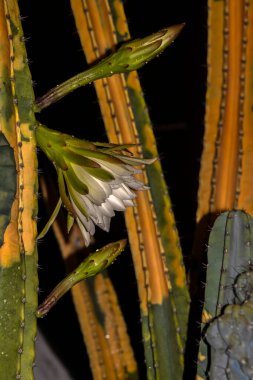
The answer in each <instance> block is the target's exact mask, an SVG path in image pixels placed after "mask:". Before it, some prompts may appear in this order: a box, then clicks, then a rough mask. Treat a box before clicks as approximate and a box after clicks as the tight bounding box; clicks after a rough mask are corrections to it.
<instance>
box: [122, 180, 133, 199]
mask: <svg viewBox="0 0 253 380" xmlns="http://www.w3.org/2000/svg"><path fill="white" fill-rule="evenodd" d="M121 187H123V189H125V191H126V192H127V193H128V196H129V199H134V198H136V194H135V193H133V192H132V190H130V189H129V187H128V186H127V185H126V184H125V183H122V184H121Z"/></svg>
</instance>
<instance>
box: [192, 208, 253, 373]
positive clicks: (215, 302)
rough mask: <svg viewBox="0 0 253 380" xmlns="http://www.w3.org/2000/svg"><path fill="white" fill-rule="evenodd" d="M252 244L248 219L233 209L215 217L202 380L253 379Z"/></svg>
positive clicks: (252, 227)
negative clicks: (252, 357) (252, 353)
mask: <svg viewBox="0 0 253 380" xmlns="http://www.w3.org/2000/svg"><path fill="white" fill-rule="evenodd" d="M252 243H253V219H252V217H251V216H250V215H248V214H246V213H245V212H244V211H230V212H225V213H223V214H221V215H220V216H219V217H218V218H217V220H216V222H215V224H214V226H213V229H212V231H211V234H210V238H209V243H208V253H207V256H208V258H207V261H208V266H207V276H206V278H207V281H206V282H207V283H206V291H205V307H204V313H203V315H204V322H205V323H206V324H205V325H204V328H203V332H204V335H205V336H204V340H205V342H206V340H207V342H208V344H209V345H208V346H207V345H206V343H205V342H204V341H202V342H201V345H200V355H199V360H200V362H199V368H198V372H199V374H200V376H202V377H205V376H206V377H207V378H210V379H222V378H229V379H230V378H231V379H250V378H252V375H250V373H251V371H252V367H251V364H250V359H249V358H248V357H247V355H248V354H247V353H248V352H249V350H250V339H251V338H250V337H251V329H250V326H251V321H252V318H253V309H252V306H253V305H252V304H251V302H252V301H251V297H252V273H251V272H248V271H250V270H251V268H252V259H253V248H252ZM209 323H210V325H209ZM246 335H247V336H246ZM208 352H209V354H208ZM207 357H209V358H210V360H207ZM244 362H245V363H246V362H247V365H246V364H245V363H244ZM245 365H246V368H244V367H245ZM226 376H227V377H226Z"/></svg>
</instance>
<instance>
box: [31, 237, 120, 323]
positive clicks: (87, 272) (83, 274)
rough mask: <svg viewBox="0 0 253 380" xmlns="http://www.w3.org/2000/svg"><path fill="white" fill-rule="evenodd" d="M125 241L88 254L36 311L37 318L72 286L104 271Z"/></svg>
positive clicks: (44, 313) (46, 311)
mask: <svg viewBox="0 0 253 380" xmlns="http://www.w3.org/2000/svg"><path fill="white" fill-rule="evenodd" d="M125 246H126V240H119V241H118V242H116V243H110V244H108V245H106V246H105V247H103V248H101V249H98V250H97V251H96V252H94V253H92V254H90V255H89V256H88V257H87V258H86V259H85V260H84V262H82V263H81V264H80V265H79V266H78V267H77V268H76V269H75V270H74V271H73V272H71V273H70V274H69V275H68V276H67V277H66V278H65V279H64V280H63V281H61V282H60V283H59V284H58V285H57V286H56V287H55V289H54V290H53V291H52V292H51V293H50V295H49V296H48V297H47V298H46V299H45V301H44V302H43V303H42V304H41V305H40V306H39V308H38V310H37V317H38V318H42V317H44V316H45V315H46V314H47V313H48V312H49V310H50V309H51V308H52V307H53V306H54V305H55V304H56V302H57V301H58V300H59V299H60V298H61V297H62V296H63V295H64V294H65V293H66V292H67V291H68V290H70V289H71V288H72V287H73V286H74V285H76V284H77V283H78V282H80V281H82V280H84V279H85V278H88V277H91V276H95V275H96V274H97V273H99V272H101V271H102V270H104V269H106V268H107V267H108V266H109V265H110V264H112V263H113V261H114V260H115V259H116V257H117V256H118V255H119V254H120V253H121V252H122V251H123V250H124V248H125Z"/></svg>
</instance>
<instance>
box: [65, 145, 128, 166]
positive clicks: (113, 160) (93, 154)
mask: <svg viewBox="0 0 253 380" xmlns="http://www.w3.org/2000/svg"><path fill="white" fill-rule="evenodd" d="M69 150H71V151H72V152H74V153H76V154H80V155H84V156H86V157H92V158H97V159H100V160H103V161H107V162H110V163H112V164H122V162H121V160H120V159H118V158H116V157H114V156H112V155H108V154H106V153H105V152H101V151H100V150H88V149H82V148H76V147H70V148H69Z"/></svg>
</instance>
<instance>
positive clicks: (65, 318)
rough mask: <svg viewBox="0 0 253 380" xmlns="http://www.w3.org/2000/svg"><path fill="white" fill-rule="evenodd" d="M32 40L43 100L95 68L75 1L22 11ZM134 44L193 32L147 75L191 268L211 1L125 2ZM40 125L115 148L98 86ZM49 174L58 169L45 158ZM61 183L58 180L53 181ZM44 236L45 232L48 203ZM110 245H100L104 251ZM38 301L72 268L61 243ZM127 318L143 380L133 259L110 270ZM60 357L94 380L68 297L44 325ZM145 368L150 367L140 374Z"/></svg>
mask: <svg viewBox="0 0 253 380" xmlns="http://www.w3.org/2000/svg"><path fill="white" fill-rule="evenodd" d="M19 4H20V9H21V15H22V16H24V17H25V18H24V21H23V28H24V33H25V36H26V37H27V38H28V39H27V50H28V57H29V59H30V60H31V62H30V69H31V72H32V76H33V80H34V81H35V87H34V90H35V94H36V96H41V95H43V94H44V93H45V92H47V91H48V90H49V89H50V88H52V87H53V86H55V85H56V84H58V83H61V82H62V81H64V80H66V79H68V78H69V77H71V76H73V75H75V74H77V73H78V72H80V71H83V70H84V69H85V68H86V67H87V64H86V62H85V58H84V55H83V52H82V49H81V46H80V43H79V37H78V34H77V32H76V29H75V23H74V19H73V16H72V11H71V8H70V4H69V1H67V0H53V1H52V0H43V1H32V2H31V1H28V0H21V1H19ZM124 5H125V10H126V14H127V18H128V21H129V27H130V32H131V35H132V37H133V38H137V37H144V36H146V35H148V34H151V33H152V32H155V31H158V30H159V29H162V28H163V27H165V26H169V25H173V24H177V23H181V22H186V26H185V28H184V30H183V32H182V33H181V35H180V36H179V37H178V39H177V40H176V41H175V43H174V44H173V46H171V47H170V48H168V49H167V51H166V52H165V53H163V54H162V55H161V56H160V57H159V58H158V59H155V60H154V61H152V62H150V63H149V64H148V65H145V67H143V68H142V69H140V70H139V75H140V79H141V83H142V86H143V90H144V94H145V98H146V101H147V104H148V107H149V111H150V115H151V120H152V122H153V126H154V133H155V135H156V138H157V143H158V149H159V153H160V157H161V162H162V166H163V169H164V173H165V178H166V181H167V184H168V187H169V191H170V195H171V198H172V204H173V209H174V212H175V216H176V221H177V226H178V229H179V233H180V237H181V243H182V246H183V251H184V255H185V260H186V264H187V266H188V265H189V255H190V253H191V247H192V242H193V231H194V227H195V225H194V220H195V211H196V206H197V187H198V171H199V159H200V154H201V149H202V145H201V141H202V134H203V113H204V99H205V83H206V45H207V42H206V13H207V5H206V1H203V0H194V1H189V0H177V1H162V0H156V1H155V2H147V1H145V0H139V1H134V0H126V1H124ZM38 119H39V121H40V122H42V123H44V124H46V125H47V126H48V127H51V128H54V129H58V130H61V131H65V132H68V133H70V134H74V135H75V136H77V137H83V138H86V139H88V140H91V141H92V140H93V141H97V140H100V141H107V139H106V135H105V132H104V128H103V123H102V120H101V114H100V110H99V106H98V102H97V100H96V95H95V91H94V88H93V85H89V86H88V87H85V88H82V89H79V90H77V91H76V92H75V93H72V94H70V95H69V96H67V97H66V98H65V99H63V100H61V101H60V102H59V103H57V104H55V105H52V106H51V107H49V108H48V109H46V110H44V111H43V112H42V113H41V114H40V115H39V116H38ZM39 158H40V164H41V167H42V168H43V171H44V174H47V175H52V174H51V173H53V171H52V167H51V166H50V164H48V166H47V163H46V161H45V159H44V158H43V154H42V153H40V154H39ZM54 180H55V178H54V176H53V175H52V181H54ZM40 206H41V207H40V212H39V216H40V217H41V218H42V220H41V223H40V225H39V227H40V228H41V226H42V225H44V223H45V222H46V219H47V215H46V213H45V211H44V210H45V207H44V204H43V203H42V201H41V204H40ZM96 236H98V240H99V242H104V243H107V242H110V241H115V240H116V239H117V238H124V237H126V229H125V226H124V220H123V217H122V215H119V213H118V215H117V217H116V218H114V220H113V221H112V228H111V232H110V234H109V235H108V234H105V233H99V234H98V235H96ZM101 245H102V243H101ZM39 252H40V259H39V260H40V271H39V275H40V289H41V294H40V299H41V300H42V299H43V298H44V297H45V295H46V294H48V292H49V291H50V290H51V289H52V288H53V287H54V286H55V285H56V284H57V283H58V282H59V281H60V280H61V279H62V278H63V277H64V273H65V271H64V264H63V262H62V260H61V256H60V253H59V252H58V248H57V243H56V242H55V240H54V237H53V234H52V233H49V235H48V237H46V238H45V239H44V241H43V242H42V243H41V244H40V245H39ZM110 274H111V276H112V279H113V282H114V284H115V286H116V289H117V291H118V295H119V299H120V302H121V305H122V309H123V312H124V313H125V317H126V321H127V324H128V327H129V333H130V336H131V341H132V343H133V346H134V349H135V353H136V357H137V360H138V362H139V364H140V370H141V376H140V378H141V379H145V366H144V357H143V351H142V342H141V331H140V328H141V326H140V322H139V305H138V296H137V293H136V280H135V277H134V271H133V265H132V262H131V256H130V253H129V251H126V252H125V253H124V254H123V255H122V256H121V258H120V259H119V260H118V261H117V262H116V263H115V265H114V266H113V267H112V268H111V269H110ZM39 326H40V328H41V330H42V331H43V332H44V334H45V335H46V337H47V339H48V340H49V342H50V344H51V345H52V347H53V349H54V350H55V352H56V353H57V354H58V356H59V357H60V358H61V360H62V361H63V362H64V364H65V365H66V367H67V368H68V369H69V372H70V373H71V375H72V376H73V378H74V379H75V380H81V379H84V378H85V379H86V380H88V379H90V378H91V375H90V374H89V366H88V359H87V356H86V352H85V348H84V346H83V343H82V337H81V333H80V331H79V326H78V322H77V319H76V316H75V311H74V308H73V305H72V301H71V296H70V295H66V296H65V297H64V298H63V299H62V300H61V301H60V302H59V304H58V305H57V306H56V307H55V308H54V310H52V311H51V312H50V313H49V315H48V316H47V317H46V318H45V319H43V320H41V321H39ZM142 363H143V365H142ZM48 380H50V379H48Z"/></svg>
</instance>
